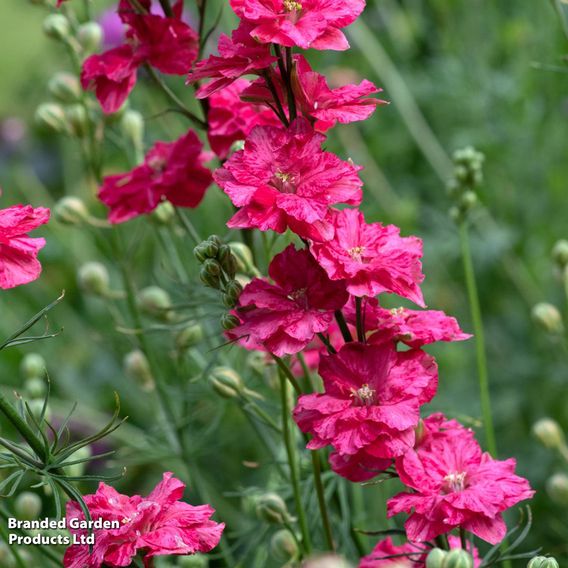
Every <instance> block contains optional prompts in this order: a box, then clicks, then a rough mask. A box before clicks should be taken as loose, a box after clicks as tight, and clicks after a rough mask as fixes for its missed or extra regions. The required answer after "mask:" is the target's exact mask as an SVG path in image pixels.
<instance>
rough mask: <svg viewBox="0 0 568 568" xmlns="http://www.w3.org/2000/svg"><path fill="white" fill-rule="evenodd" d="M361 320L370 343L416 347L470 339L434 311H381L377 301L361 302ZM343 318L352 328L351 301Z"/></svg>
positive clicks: (453, 321)
mask: <svg viewBox="0 0 568 568" xmlns="http://www.w3.org/2000/svg"><path fill="white" fill-rule="evenodd" d="M362 311H363V321H364V323H365V331H366V332H367V333H369V334H370V335H369V338H368V341H369V342H370V343H384V342H385V341H394V342H395V343H396V342H399V341H400V342H401V343H405V344H406V345H408V346H409V347H413V348H418V347H422V346H423V345H427V344H429V343H435V342H436V341H463V340H465V339H469V338H470V337H472V336H471V335H470V334H468V333H464V332H463V331H462V330H461V329H460V327H459V324H458V322H457V321H456V319H455V318H452V317H450V316H447V315H446V314H445V313H444V312H440V311H435V310H422V311H420V310H409V309H408V308H394V309H392V310H387V309H385V308H381V306H380V305H379V302H378V300H377V299H376V298H365V300H364V301H363V308H362ZM345 317H346V319H347V321H348V322H349V323H352V324H353V325H355V323H356V312H355V306H354V302H350V303H348V304H347V306H346V309H345Z"/></svg>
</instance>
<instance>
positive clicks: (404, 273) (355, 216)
mask: <svg viewBox="0 0 568 568" xmlns="http://www.w3.org/2000/svg"><path fill="white" fill-rule="evenodd" d="M330 220H331V222H332V224H333V226H334V229H335V234H334V237H333V239H331V240H329V241H325V242H314V243H312V246H311V250H312V253H313V255H314V256H315V257H316V258H317V260H318V262H319V263H320V265H321V266H322V267H323V268H324V269H325V270H326V272H327V273H328V275H329V277H330V278H331V279H332V280H346V281H347V289H348V290H349V292H350V293H351V294H353V295H354V296H376V295H377V294H380V293H382V292H391V293H394V294H398V295H399V296H402V297H403V298H408V299H409V300H412V301H413V302H414V303H416V304H418V305H420V306H424V300H423V298H422V292H421V290H420V283H421V282H422V281H423V280H424V275H423V274H422V264H421V262H420V259H421V258H422V241H421V240H420V239H418V238H416V237H401V236H400V230H399V228H398V227H395V226H394V225H387V226H386V227H385V226H383V225H382V224H381V223H371V224H367V223H365V218H364V216H363V213H361V212H360V211H357V210H355V209H344V210H343V211H338V212H334V215H331V216H330Z"/></svg>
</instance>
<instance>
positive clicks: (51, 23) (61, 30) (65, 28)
mask: <svg viewBox="0 0 568 568" xmlns="http://www.w3.org/2000/svg"><path fill="white" fill-rule="evenodd" d="M43 32H44V33H45V35H46V36H47V37H50V38H52V39H58V40H66V39H68V38H69V35H70V33H71V25H70V24H69V20H68V19H67V18H66V17H65V16H64V15H63V14H50V15H49V16H47V18H45V20H44V21H43Z"/></svg>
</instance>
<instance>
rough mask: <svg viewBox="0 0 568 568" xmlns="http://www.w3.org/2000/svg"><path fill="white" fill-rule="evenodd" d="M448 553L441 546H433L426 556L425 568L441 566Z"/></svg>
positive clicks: (439, 567) (441, 567) (440, 567)
mask: <svg viewBox="0 0 568 568" xmlns="http://www.w3.org/2000/svg"><path fill="white" fill-rule="evenodd" d="M447 555H448V553H447V552H446V551H445V550H442V549H441V548H433V549H432V550H431V551H430V553H429V554H428V557H427V558H426V568H443V566H444V560H445V559H446V556H447Z"/></svg>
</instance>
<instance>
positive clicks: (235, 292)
mask: <svg viewBox="0 0 568 568" xmlns="http://www.w3.org/2000/svg"><path fill="white" fill-rule="evenodd" d="M242 291H243V287H242V285H241V283H240V282H238V281H237V280H229V282H227V285H226V286H225V293H226V294H227V295H229V296H231V298H234V299H235V300H238V299H239V296H240V295H241V292H242Z"/></svg>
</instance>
